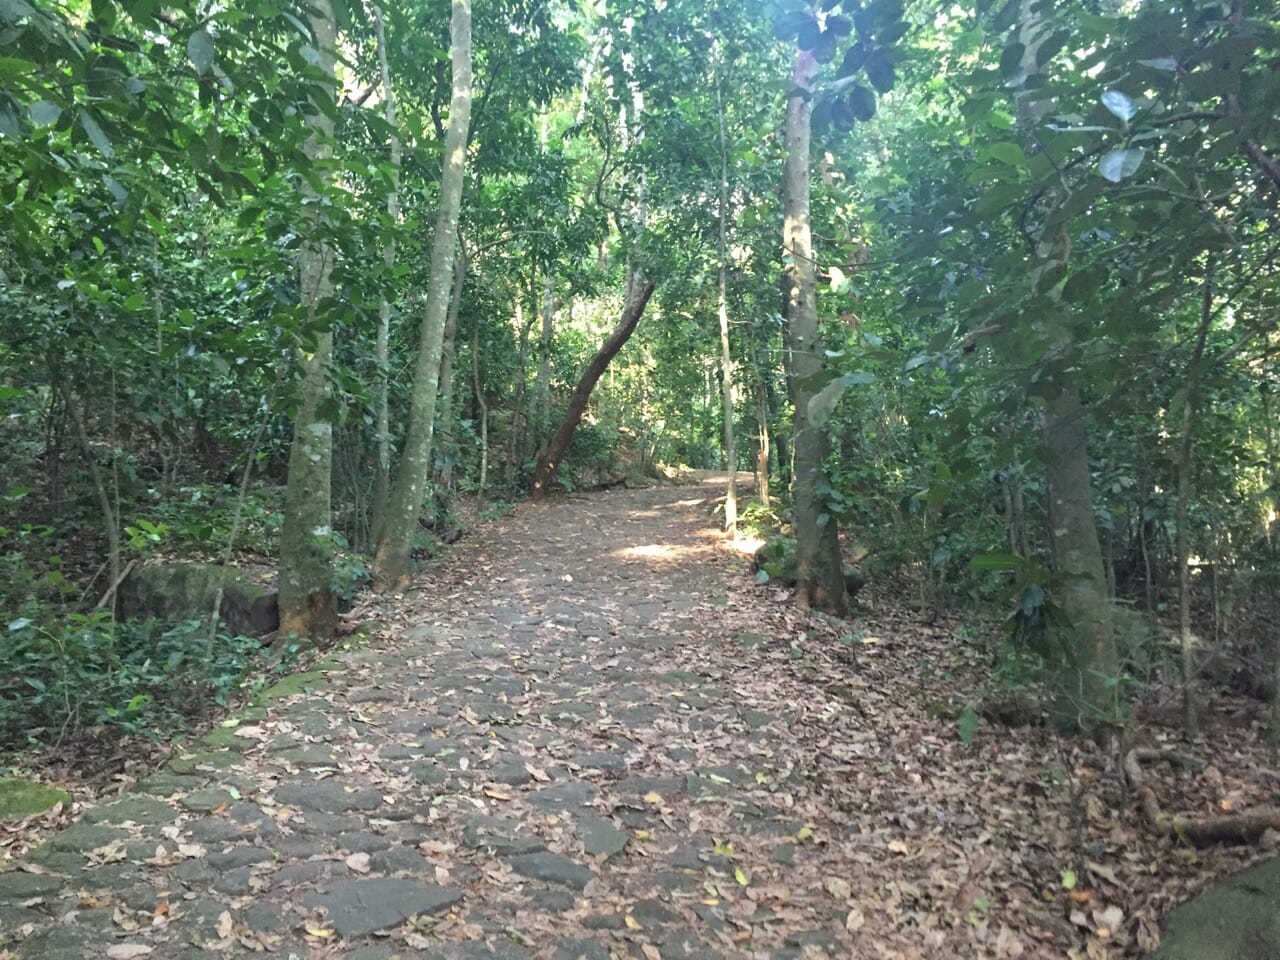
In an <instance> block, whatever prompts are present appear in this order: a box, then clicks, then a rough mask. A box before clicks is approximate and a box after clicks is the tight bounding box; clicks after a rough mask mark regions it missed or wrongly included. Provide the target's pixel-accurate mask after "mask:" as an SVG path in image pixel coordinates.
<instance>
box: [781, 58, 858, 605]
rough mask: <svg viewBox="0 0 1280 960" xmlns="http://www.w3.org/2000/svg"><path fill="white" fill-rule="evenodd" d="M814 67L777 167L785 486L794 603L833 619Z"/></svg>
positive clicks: (791, 103)
mask: <svg viewBox="0 0 1280 960" xmlns="http://www.w3.org/2000/svg"><path fill="white" fill-rule="evenodd" d="M816 70H817V63H816V61H815V60H814V59H813V55H812V54H811V53H809V52H807V51H804V50H801V51H799V52H798V53H797V54H796V60H795V73H794V76H793V81H794V84H795V95H794V96H791V97H790V98H788V100H787V124H786V150H787V159H786V164H785V166H784V167H783V174H782V181H783V263H784V270H783V287H784V291H785V295H786V300H787V310H786V314H787V330H786V349H787V351H788V354H789V356H790V362H789V363H788V365H787V369H788V376H789V380H790V383H789V386H790V392H791V401H792V403H793V404H794V406H795V411H794V414H793V421H792V422H793V423H794V440H793V444H794V447H793V450H794V456H795V472H794V475H793V477H792V481H791V491H792V503H793V507H794V510H795V535H796V601H797V602H798V603H799V604H800V605H801V606H802V607H806V608H807V607H813V608H816V609H818V610H823V611H826V612H828V613H832V614H835V615H837V616H843V615H845V614H846V613H848V610H849V598H848V594H847V592H846V590H845V585H844V577H843V576H842V573H841V567H840V537H839V527H838V525H837V523H836V518H835V517H833V516H831V515H830V514H829V513H827V512H826V510H825V502H824V500H823V496H822V489H823V487H824V486H825V485H826V479H825V474H824V470H825V465H826V462H827V457H828V456H829V455H830V453H831V438H830V436H829V434H828V433H827V428H826V426H825V424H811V423H810V420H809V401H810V400H811V399H812V398H813V396H814V395H815V393H816V391H815V390H814V389H813V387H812V386H810V382H811V380H812V378H813V376H814V375H815V374H817V373H819V372H820V371H821V370H822V367H823V356H822V333H821V330H820V328H819V324H818V300H817V275H816V270H815V269H814V259H813V235H812V229H811V226H810V219H809V114H810V100H809V97H808V93H809V91H810V89H811V85H812V81H813V76H814V73H815V71H816Z"/></svg>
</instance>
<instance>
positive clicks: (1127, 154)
mask: <svg viewBox="0 0 1280 960" xmlns="http://www.w3.org/2000/svg"><path fill="white" fill-rule="evenodd" d="M1145 156H1146V151H1144V150H1141V149H1137V148H1132V147H1131V148H1128V149H1125V150H1111V151H1109V152H1108V153H1106V154H1104V155H1103V157H1102V159H1101V160H1099V161H1098V172H1099V173H1100V174H1102V175H1103V176H1104V177H1106V178H1107V179H1108V180H1110V181H1111V182H1112V183H1120V182H1121V181H1122V180H1127V179H1128V178H1129V177H1132V176H1133V175H1134V174H1135V173H1137V172H1138V167H1140V166H1142V158H1143V157H1145Z"/></svg>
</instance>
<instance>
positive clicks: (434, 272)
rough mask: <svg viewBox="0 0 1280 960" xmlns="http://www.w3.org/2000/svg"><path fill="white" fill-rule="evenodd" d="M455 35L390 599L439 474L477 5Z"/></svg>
mask: <svg viewBox="0 0 1280 960" xmlns="http://www.w3.org/2000/svg"><path fill="white" fill-rule="evenodd" d="M450 32H451V44H452V60H453V90H452V94H451V97H450V100H449V130H448V133H447V134H446V136H445V147H444V169H443V170H442V172H441V176H440V208H439V210H438V211H437V213H436V228H435V237H434V240H433V241H432V245H431V273H430V277H429V280H428V287H427V301H426V305H425V306H424V308H423V316H422V329H421V332H420V335H419V342H418V359H417V363H416V364H415V368H414V376H413V394H412V399H411V401H410V407H409V426H408V430H407V431H406V434H405V440H404V450H403V451H402V452H401V456H400V465H399V468H398V469H397V471H396V477H395V483H394V485H393V486H392V490H391V498H390V500H389V501H388V504H387V522H386V523H385V524H384V525H383V529H382V533H381V535H380V537H379V539H378V552H377V555H376V556H375V557H374V564H373V580H374V586H375V587H376V588H377V589H379V590H383V591H386V590H391V589H397V588H399V587H402V586H404V585H405V584H406V583H407V582H408V580H409V553H410V551H411V549H412V547H413V532H414V530H415V529H416V528H417V525H418V514H419V512H420V511H421V510H422V504H423V501H424V500H425V498H426V488H427V475H428V472H429V470H430V467H431V431H432V429H433V427H434V423H435V414H436V393H437V391H438V390H439V386H440V354H441V352H442V350H443V348H444V327H445V322H446V320H447V319H448V313H449V299H450V292H451V290H452V287H453V284H452V278H453V264H454V259H455V256H456V252H457V249H456V248H457V242H458V217H459V211H460V208H461V205H462V186H463V178H464V176H465V173H466V166H465V164H466V150H467V140H468V137H469V131H470V126H471V0H453V14H452V18H451V28H450Z"/></svg>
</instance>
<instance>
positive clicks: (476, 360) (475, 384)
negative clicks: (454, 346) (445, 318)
mask: <svg viewBox="0 0 1280 960" xmlns="http://www.w3.org/2000/svg"><path fill="white" fill-rule="evenodd" d="M471 386H472V389H474V390H475V395H476V409H477V410H479V411H480V416H479V417H478V418H477V419H479V421H480V478H479V480H477V481H476V491H477V492H478V493H479V494H480V495H481V496H483V495H484V489H485V487H486V486H487V485H488V482H489V404H487V403H486V402H485V399H484V381H483V380H481V379H480V324H478V323H477V324H476V325H475V328H474V329H473V330H472V331H471Z"/></svg>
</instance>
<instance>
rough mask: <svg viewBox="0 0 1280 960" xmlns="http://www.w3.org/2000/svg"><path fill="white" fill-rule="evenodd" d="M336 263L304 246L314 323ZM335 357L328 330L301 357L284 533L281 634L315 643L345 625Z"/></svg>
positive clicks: (318, 27)
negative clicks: (335, 494)
mask: <svg viewBox="0 0 1280 960" xmlns="http://www.w3.org/2000/svg"><path fill="white" fill-rule="evenodd" d="M313 10H314V14H313V15H312V17H311V29H312V32H313V33H314V35H315V40H316V49H317V50H318V51H319V52H320V68H321V69H322V70H323V71H324V73H325V76H326V78H327V80H328V82H326V83H325V85H324V86H323V87H322V88H320V90H318V91H317V93H316V95H317V96H325V97H333V96H334V89H333V85H332V79H333V63H334V44H335V40H336V36H335V29H334V25H333V9H332V7H331V6H330V3H329V0H315V4H314V6H313ZM307 122H308V124H309V125H310V126H311V128H312V131H313V132H312V134H311V137H310V138H309V139H308V141H307V144H306V151H307V155H308V156H309V157H311V158H312V159H321V158H323V157H324V156H326V155H327V153H328V151H329V145H328V144H329V140H330V139H332V137H333V120H332V119H331V118H330V116H329V113H328V112H327V111H326V110H324V109H321V108H317V109H316V110H314V111H313V112H312V113H311V115H310V117H309V118H308V120H307ZM304 189H308V188H306V187H304ZM319 209H320V206H319V205H318V204H313V205H311V206H310V210H312V211H318V210H319ZM318 217H319V214H318V213H313V214H312V219H311V222H310V223H309V224H308V225H307V227H308V228H309V231H310V232H314V231H315V230H316V229H317V227H318V226H319V223H318ZM332 260H333V254H332V251H331V250H330V248H329V247H328V246H327V245H326V244H325V243H323V242H320V241H317V240H315V239H309V240H308V242H307V243H306V245H305V246H304V247H303V250H302V257H301V276H300V284H299V286H300V288H301V295H302V303H303V305H304V306H305V307H306V310H307V315H308V318H312V319H313V318H314V317H315V315H316V312H317V311H318V310H319V309H320V308H321V304H322V303H323V301H324V300H326V299H328V298H329V297H331V296H332V293H333V287H332V284H331V282H330V279H329V273H330V269H331V267H332ZM332 354H333V334H332V333H331V332H329V331H326V332H324V333H322V334H320V335H319V336H318V337H316V342H315V348H314V350H312V351H310V352H309V353H308V352H303V353H302V356H301V362H302V383H301V384H299V386H298V393H299V398H298V412H297V414H296V416H295V418H294V422H293V445H292V446H291V447H290V450H289V481H288V486H287V487H286V489H285V506H284V524H283V529H282V532H281V535H280V574H279V590H280V632H281V633H282V634H286V635H287V634H291V633H293V634H297V635H299V636H303V637H309V638H311V639H312V640H323V639H325V638H327V637H330V636H332V635H333V631H334V629H335V628H336V627H337V624H338V605H337V598H336V597H335V595H334V593H333V588H332V586H331V581H332V566H333V537H332V529H331V527H330V523H331V509H330V507H331V500H330V498H331V496H332V488H331V474H332V471H333V424H332V423H330V422H329V420H328V419H327V418H328V414H327V413H325V412H324V411H325V407H327V406H328V403H327V401H328V400H329V399H330V396H331V393H332V387H331V385H330V380H331V378H330V375H329V364H330V361H331V358H332Z"/></svg>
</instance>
